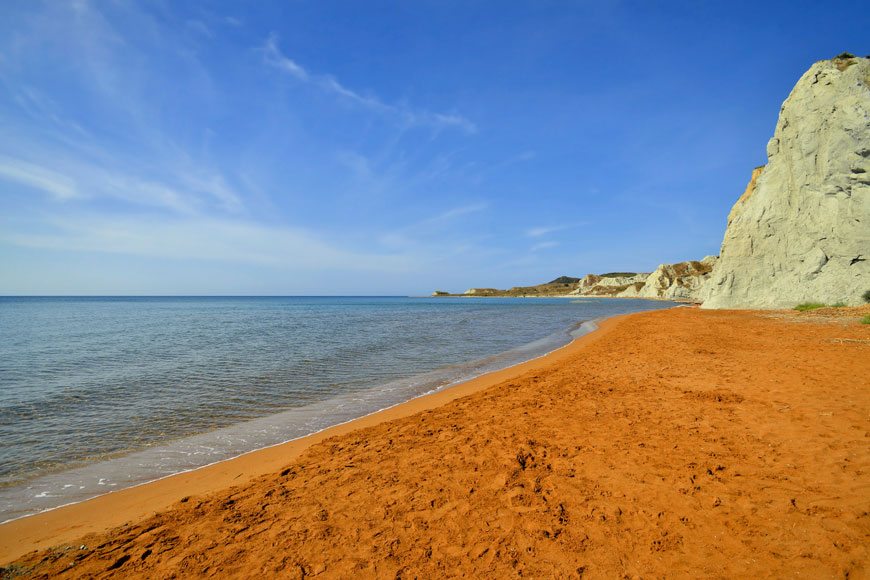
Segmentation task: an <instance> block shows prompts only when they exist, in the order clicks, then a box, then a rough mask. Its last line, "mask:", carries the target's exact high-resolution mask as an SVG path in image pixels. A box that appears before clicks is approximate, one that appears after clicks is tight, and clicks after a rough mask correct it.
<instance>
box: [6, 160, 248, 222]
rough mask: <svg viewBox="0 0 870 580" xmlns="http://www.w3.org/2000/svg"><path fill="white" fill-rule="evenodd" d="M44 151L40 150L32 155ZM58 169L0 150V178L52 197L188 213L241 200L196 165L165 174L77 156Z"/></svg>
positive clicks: (238, 204)
mask: <svg viewBox="0 0 870 580" xmlns="http://www.w3.org/2000/svg"><path fill="white" fill-rule="evenodd" d="M48 156H49V155H48V154H46V153H45V152H41V153H40V154H39V155H38V157H39V158H45V157H48ZM57 164H58V165H59V166H60V168H59V169H58V170H54V169H48V168H47V167H45V166H43V165H40V164H37V163H32V162H30V161H25V160H22V159H18V158H14V157H9V156H4V155H0V180H3V181H6V182H10V183H13V184H18V185H20V186H25V187H27V188H32V189H36V190H39V191H43V192H45V193H48V194H49V196H50V197H51V198H52V199H54V200H63V201H66V200H76V201H90V200H94V199H98V198H110V199H114V200H121V201H124V202H127V203H128V204H130V205H132V206H145V207H152V208H162V209H165V210H169V211H171V212H173V213H178V214H186V215H194V214H199V213H203V212H208V211H209V210H211V209H218V210H221V211H223V212H228V213H239V212H242V211H243V210H244V206H243V203H242V201H241V199H240V197H239V196H238V195H237V194H236V193H235V191H234V190H233V189H232V188H231V187H230V186H229V185H228V184H227V183H226V181H225V179H224V178H223V176H222V175H220V174H218V173H214V172H209V171H206V170H203V169H201V168H188V169H187V170H185V171H182V172H181V173H180V174H179V175H176V176H172V179H171V180H167V179H166V178H168V177H170V175H168V174H167V175H163V176H159V177H156V178H155V177H154V176H149V175H147V174H144V173H141V172H134V171H132V170H128V171H124V170H122V169H120V168H116V169H113V170H107V169H103V168H101V167H98V166H96V165H94V164H92V163H89V162H86V161H82V160H69V159H67V160H64V161H62V162H58V163H57Z"/></svg>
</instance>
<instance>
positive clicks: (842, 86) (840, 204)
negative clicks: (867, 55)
mask: <svg viewBox="0 0 870 580" xmlns="http://www.w3.org/2000/svg"><path fill="white" fill-rule="evenodd" d="M767 157H768V163H767V165H766V166H765V167H764V168H759V169H756V171H755V172H753V178H752V181H751V182H750V185H749V187H748V188H747V190H746V193H744V195H743V196H742V197H741V198H740V199H739V200H738V201H737V203H736V204H735V206H734V209H733V210H732V211H731V215H729V217H728V227H727V229H726V231H725V238H724V240H723V242H722V251H721V254H720V260H719V262H718V263H717V264H716V266H715V268H714V271H713V275H712V279H711V280H710V282H709V284H708V285H707V286H706V288H705V289H704V290H703V292H702V296H701V297H702V298H703V299H704V305H703V306H704V308H790V307H793V306H795V305H796V304H798V303H801V302H805V301H818V302H826V303H836V302H845V303H847V304H859V303H860V302H861V294H862V293H863V292H865V291H866V290H868V289H870V60H868V59H864V58H843V59H839V58H838V59H834V60H828V61H821V62H817V63H815V64H814V65H813V66H812V67H811V68H810V70H809V71H807V72H806V74H804V75H803V76H802V77H801V79H800V80H799V81H798V83H797V85H795V87H794V89H793V90H792V92H791V95H789V97H788V99H786V101H785V103H783V105H782V109H781V111H780V116H779V122H778V123H777V126H776V131H775V133H774V136H773V138H772V139H771V140H770V142H769V143H768V145H767ZM762 169H763V170H762Z"/></svg>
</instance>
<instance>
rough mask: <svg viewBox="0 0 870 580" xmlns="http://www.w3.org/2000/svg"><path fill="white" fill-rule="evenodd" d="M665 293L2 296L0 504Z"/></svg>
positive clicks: (387, 398)
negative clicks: (586, 296) (587, 296)
mask: <svg viewBox="0 0 870 580" xmlns="http://www.w3.org/2000/svg"><path fill="white" fill-rule="evenodd" d="M671 306H673V304H672V303H668V302H655V301H646V300H598V301H594V302H586V303H571V302H570V300H567V299H500V298H495V299H481V298H397V297H374V298H370V297H366V298H353V297H347V298H345V297H289V298H288V297H276V298H268V297H257V298H240V297H232V298H229V297H227V298H193V297H190V298H189V297H183V298H172V297H167V298H162V297H161V298H150V297H149V298H15V297H0V521H3V520H7V519H11V518H15V517H21V516H23V515H28V514H31V513H35V512H37V511H40V510H44V509H48V508H51V507H56V506H57V505H62V504H65V503H70V502H74V501H80V500H82V499H85V498H87V497H93V496H94V495H99V494H101V493H105V492H107V491H111V490H114V489H120V488H123V487H128V486H130V485H135V484H138V483H142V482H145V481H151V480H154V479H157V478H159V477H163V476H166V475H169V474H172V473H178V472H180V471H185V470H188V469H192V468H195V467H199V466H202V465H206V464H209V463H213V462H215V461H220V460H223V459H227V458H229V457H233V456H237V455H239V454H240V453H244V452H247V451H251V450H253V449H257V448H262V447H266V446H269V445H273V444H276V443H280V442H283V441H287V440H290V439H294V438H297V437H300V436H304V435H306V434H309V433H312V432H315V431H319V430H321V429H324V428H326V427H328V426H330V425H334V424H337V423H341V422H344V421H347V420H351V419H354V418H357V417H360V416H363V415H366V414H369V413H372V412H375V411H377V410H379V409H382V408H385V407H388V406H392V405H394V404H397V403H399V402H402V401H406V400H408V399H411V398H413V397H416V396H419V395H421V394H424V393H427V392H431V391H433V390H437V389H439V388H443V387H444V386H446V385H450V384H455V383H457V382H461V381H462V380H466V379H468V378H471V377H473V376H477V375H480V374H483V373H485V372H489V371H492V370H496V369H498V368H504V367H507V366H510V365H512V364H516V363H518V362H522V361H525V360H529V359H531V358H534V357H536V356H540V355H541V354H544V353H546V352H548V351H551V350H553V349H555V348H557V347H559V346H562V345H564V344H566V343H567V342H569V341H570V340H571V337H572V334H571V333H572V332H573V333H575V334H576V332H577V329H578V324H579V323H580V322H581V321H584V320H591V319H596V318H602V317H608V316H613V315H617V314H622V313H626V312H635V311H640V310H650V309H659V308H667V307H671Z"/></svg>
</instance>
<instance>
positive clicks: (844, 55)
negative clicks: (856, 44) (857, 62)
mask: <svg viewBox="0 0 870 580" xmlns="http://www.w3.org/2000/svg"><path fill="white" fill-rule="evenodd" d="M834 58H855V55H854V54H852V53H851V52H844V53H843V54H838V55H837V56H835V57H834Z"/></svg>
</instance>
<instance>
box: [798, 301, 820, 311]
mask: <svg viewBox="0 0 870 580" xmlns="http://www.w3.org/2000/svg"><path fill="white" fill-rule="evenodd" d="M825 306H827V304H824V303H823V302H804V303H803V304H798V305H797V306H795V307H794V309H795V310H797V311H798V312H806V311H807V310H815V309H816V308H824V307H825Z"/></svg>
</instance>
